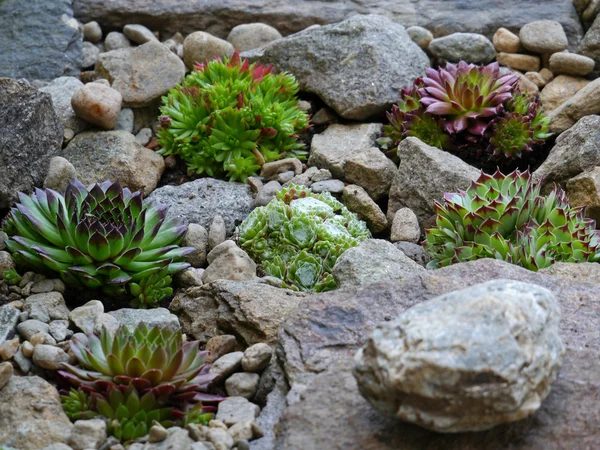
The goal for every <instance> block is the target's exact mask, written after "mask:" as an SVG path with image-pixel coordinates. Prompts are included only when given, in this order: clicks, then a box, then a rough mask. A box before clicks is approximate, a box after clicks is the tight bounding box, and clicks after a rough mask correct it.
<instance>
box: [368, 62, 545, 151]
mask: <svg viewBox="0 0 600 450" xmlns="http://www.w3.org/2000/svg"><path fill="white" fill-rule="evenodd" d="M518 80H519V78H518V76H516V75H513V74H510V73H508V74H504V75H501V74H500V68H499V66H498V64H497V63H492V64H489V65H487V66H476V65H474V64H467V63H465V62H464V61H461V62H459V63H458V64H452V63H448V64H446V66H445V67H443V68H441V67H440V68H438V69H437V70H436V69H427V71H426V75H425V76H424V77H423V78H418V79H416V80H415V82H414V85H413V87H412V88H411V89H405V90H403V91H402V98H401V99H400V100H399V102H398V104H397V105H394V107H393V108H392V111H391V112H388V121H389V125H386V126H384V134H383V136H382V138H380V140H379V143H380V145H382V147H383V148H384V149H389V150H395V149H396V148H397V146H398V144H399V143H400V142H401V141H402V139H404V138H406V137H409V136H414V137H417V138H419V139H421V140H422V141H423V142H425V143H427V144H429V145H431V146H434V147H438V148H440V149H442V150H446V151H450V152H454V153H458V154H461V155H465V154H466V155H469V156H475V157H481V156H483V155H491V156H492V157H496V158H498V157H500V158H506V159H507V160H512V159H517V158H521V157H522V155H523V153H524V152H531V151H533V150H534V149H535V148H536V146H539V145H540V144H542V143H543V142H544V140H545V139H547V138H548V137H550V135H551V134H550V133H548V124H549V119H548V118H546V117H544V116H543V114H542V113H541V110H540V104H539V100H537V99H536V98H534V97H531V96H528V95H526V94H524V93H521V92H520V91H519V90H518V88H517V82H518Z"/></svg>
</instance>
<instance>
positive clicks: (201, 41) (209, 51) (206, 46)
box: [183, 31, 234, 69]
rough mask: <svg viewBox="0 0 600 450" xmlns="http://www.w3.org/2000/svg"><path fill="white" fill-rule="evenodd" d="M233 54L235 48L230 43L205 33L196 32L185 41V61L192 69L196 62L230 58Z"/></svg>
mask: <svg viewBox="0 0 600 450" xmlns="http://www.w3.org/2000/svg"><path fill="white" fill-rule="evenodd" d="M233 52H234V47H233V45H231V44H230V43H229V42H227V41H225V40H223V39H219V38H218V37H215V36H213V35H212V34H209V33H205V32H204V31H196V32H195V33H192V34H190V35H189V36H188V37H186V38H185V41H183V61H184V62H185V65H186V66H187V67H188V68H190V69H191V68H192V67H194V64H195V63H196V62H199V63H204V62H205V61H210V60H212V59H214V58H229V57H230V56H231V55H233Z"/></svg>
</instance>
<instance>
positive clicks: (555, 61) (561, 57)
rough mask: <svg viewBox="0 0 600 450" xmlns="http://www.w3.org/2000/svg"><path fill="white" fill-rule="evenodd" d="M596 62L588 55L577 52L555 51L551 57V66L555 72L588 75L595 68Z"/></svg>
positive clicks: (551, 69)
mask: <svg viewBox="0 0 600 450" xmlns="http://www.w3.org/2000/svg"><path fill="white" fill-rule="evenodd" d="M595 64H596V62H595V61H594V60H593V59H592V58H588V57H587V56H583V55H578V54H576V53H562V52H561V53H554V54H553V55H552V56H551V57H550V61H549V65H550V66H549V68H550V71H551V72H552V73H553V74H555V75H558V74H561V73H564V74H568V75H579V76H582V77H584V76H586V75H588V74H589V73H590V72H592V70H594V66H595Z"/></svg>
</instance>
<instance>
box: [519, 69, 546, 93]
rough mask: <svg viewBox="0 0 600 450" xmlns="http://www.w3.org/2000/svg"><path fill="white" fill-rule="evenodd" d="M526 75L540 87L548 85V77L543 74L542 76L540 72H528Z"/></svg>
mask: <svg viewBox="0 0 600 450" xmlns="http://www.w3.org/2000/svg"><path fill="white" fill-rule="evenodd" d="M524 76H525V78H527V79H528V80H529V81H531V82H532V83H533V84H535V85H536V86H537V87H538V88H539V89H541V88H543V87H544V86H546V84H548V82H547V81H546V79H545V78H544V77H543V76H541V75H540V73H539V72H527V73H526V74H525V75H524Z"/></svg>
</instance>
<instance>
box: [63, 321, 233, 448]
mask: <svg viewBox="0 0 600 450" xmlns="http://www.w3.org/2000/svg"><path fill="white" fill-rule="evenodd" d="M70 344H71V350H72V352H73V354H74V355H75V357H76V359H77V364H76V365H72V364H67V363H64V364H62V369H60V370H59V371H58V375H59V377H60V379H61V380H63V381H64V382H67V383H69V384H70V385H71V386H73V388H72V389H71V390H70V392H68V393H64V395H63V396H62V399H63V408H64V409H65V411H66V412H67V415H68V416H69V417H70V418H71V419H72V420H77V419H80V418H90V417H95V416H97V415H100V416H103V417H105V418H106V419H107V420H108V432H109V433H110V434H111V435H113V436H116V437H117V438H118V439H121V440H123V441H128V440H131V439H135V438H138V437H141V436H144V435H146V434H147V433H148V430H149V428H150V427H151V426H152V423H153V421H157V422H159V423H161V424H162V425H164V426H165V427H169V426H172V425H182V424H188V423H201V424H205V423H208V421H209V420H210V419H211V417H212V412H213V411H214V410H215V408H214V406H206V405H205V404H204V403H203V402H206V403H215V402H219V401H221V400H222V399H223V398H222V397H219V396H216V395H211V394H208V393H206V390H207V388H208V385H209V384H210V382H211V381H212V380H213V379H214V378H215V377H216V375H215V374H209V369H210V365H208V364H206V356H207V355H208V352H206V351H200V350H199V342H198V341H193V342H184V341H183V337H182V334H181V331H173V330H171V329H169V328H164V327H158V326H156V327H153V328H148V327H147V326H146V325H145V324H144V323H140V324H139V325H138V326H137V327H136V328H135V330H133V332H131V331H130V330H129V329H128V328H127V327H126V326H121V327H119V328H118V329H117V331H116V332H109V331H107V330H106V329H104V330H102V331H101V332H100V334H99V335H95V334H91V335H89V336H88V340H87V342H85V341H83V340H79V339H77V338H74V339H73V340H71V342H70Z"/></svg>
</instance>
